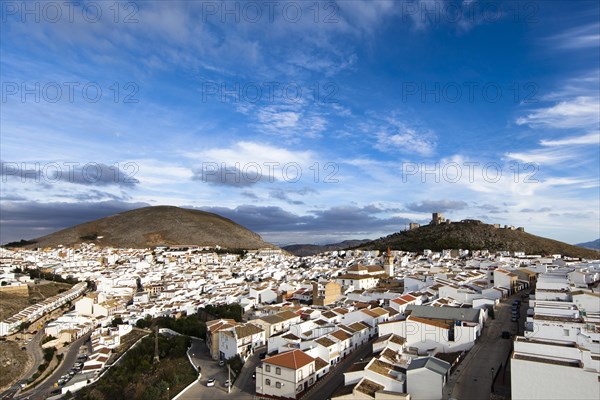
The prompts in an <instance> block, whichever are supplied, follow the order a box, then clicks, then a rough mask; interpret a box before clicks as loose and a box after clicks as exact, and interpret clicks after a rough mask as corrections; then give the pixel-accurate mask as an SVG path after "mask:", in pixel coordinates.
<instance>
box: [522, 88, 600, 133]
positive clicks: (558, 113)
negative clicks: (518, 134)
mask: <svg viewBox="0 0 600 400" xmlns="http://www.w3.org/2000/svg"><path fill="white" fill-rule="evenodd" d="M599 99H600V97H589V96H580V97H577V98H575V99H573V100H565V101H561V102H559V103H558V104H555V105H553V106H550V107H546V108H538V109H535V110H533V111H532V112H530V113H529V114H527V115H526V116H523V117H519V118H518V119H517V120H516V123H517V125H528V126H530V127H533V128H536V127H550V128H565V129H569V128H589V127H596V128H597V126H598V124H599V119H598V118H599V116H598V110H599V109H600V100H599Z"/></svg>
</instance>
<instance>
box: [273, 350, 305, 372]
mask: <svg viewBox="0 0 600 400" xmlns="http://www.w3.org/2000/svg"><path fill="white" fill-rule="evenodd" d="M313 361H315V359H314V358H312V357H311V356H309V355H308V354H306V353H305V352H303V351H302V350H292V351H288V352H286V353H282V354H277V355H275V356H273V357H269V358H267V359H265V360H264V362H265V363H268V364H272V365H278V366H280V367H284V368H289V369H294V370H297V369H299V368H302V367H304V366H305V365H308V364H310V363H311V362H313Z"/></svg>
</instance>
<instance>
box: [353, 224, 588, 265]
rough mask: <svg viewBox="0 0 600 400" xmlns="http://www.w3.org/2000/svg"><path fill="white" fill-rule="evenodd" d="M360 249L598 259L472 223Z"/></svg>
mask: <svg viewBox="0 0 600 400" xmlns="http://www.w3.org/2000/svg"><path fill="white" fill-rule="evenodd" d="M359 247H360V248H363V249H378V250H382V251H383V250H385V249H386V248H387V247H390V248H391V249H394V250H404V251H415V252H418V251H423V250H424V249H430V250H434V251H441V250H444V249H469V250H482V249H487V250H490V251H502V250H506V251H523V252H525V253H526V254H540V255H549V254H562V255H566V256H570V257H585V258H598V253H597V252H595V251H593V250H589V249H584V248H581V247H577V246H573V245H570V244H567V243H563V242H559V241H557V240H552V239H546V238H543V237H540V236H535V235H532V234H529V233H526V232H521V231H518V230H509V229H501V228H495V227H494V226H493V225H488V224H484V223H476V222H471V223H469V222H453V223H452V224H449V225H446V224H443V225H425V226H421V227H419V228H416V229H413V230H409V231H402V232H397V233H394V234H391V235H389V236H386V237H383V238H380V239H377V240H374V241H372V242H369V243H366V244H364V245H361V246H359Z"/></svg>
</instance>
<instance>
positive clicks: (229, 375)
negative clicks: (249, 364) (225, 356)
mask: <svg viewBox="0 0 600 400" xmlns="http://www.w3.org/2000/svg"><path fill="white" fill-rule="evenodd" d="M227 374H228V375H227V377H228V378H229V380H228V382H229V385H227V394H229V393H231V364H229V363H227Z"/></svg>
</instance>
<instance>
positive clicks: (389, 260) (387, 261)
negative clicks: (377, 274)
mask: <svg viewBox="0 0 600 400" xmlns="http://www.w3.org/2000/svg"><path fill="white" fill-rule="evenodd" d="M383 270H384V271H385V273H386V274H387V275H388V276H390V277H393V276H394V256H392V252H391V250H390V248H389V247H388V249H387V252H386V253H385V257H384V258H383Z"/></svg>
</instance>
